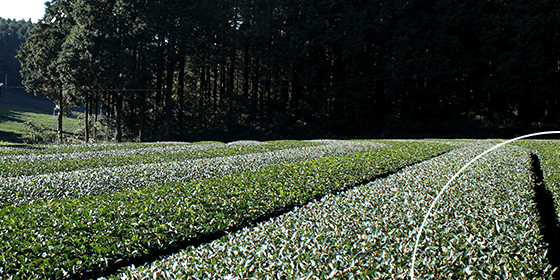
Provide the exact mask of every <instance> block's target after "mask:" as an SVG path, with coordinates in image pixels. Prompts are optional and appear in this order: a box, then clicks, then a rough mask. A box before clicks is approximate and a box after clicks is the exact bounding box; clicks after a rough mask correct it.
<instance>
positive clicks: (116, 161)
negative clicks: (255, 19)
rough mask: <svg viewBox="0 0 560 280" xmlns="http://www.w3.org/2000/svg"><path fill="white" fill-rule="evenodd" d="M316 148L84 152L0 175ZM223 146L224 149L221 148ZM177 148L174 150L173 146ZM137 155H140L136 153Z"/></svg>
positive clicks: (21, 164)
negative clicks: (76, 155) (125, 152)
mask: <svg viewBox="0 0 560 280" xmlns="http://www.w3.org/2000/svg"><path fill="white" fill-rule="evenodd" d="M313 145H316V144H314V143H310V142H303V141H276V142H266V143H264V144H262V145H253V146H233V147H227V145H224V144H223V145H221V147H220V145H212V144H211V145H189V146H188V147H187V149H184V150H183V151H180V152H176V151H174V152H169V151H167V152H163V153H142V152H144V150H143V149H131V150H128V151H129V153H128V154H121V155H117V156H115V155H110V154H107V153H102V154H101V153H100V152H99V151H98V152H97V153H87V154H86V155H84V157H83V158H77V159H76V158H69V159H66V158H64V155H63V156H61V157H60V158H59V159H53V158H52V157H45V158H44V159H41V158H40V157H39V158H38V160H26V161H10V162H4V163H0V176H2V177H15V176H23V175H37V174H46V173H55V172H67V171H74V170H80V169H94V168H99V167H103V168H106V167H113V166H124V165H132V164H147V163H160V162H173V161H180V160H188V159H199V158H212V157H219V156H232V155H241V154H249V153H259V152H266V151H274V150H282V149H288V148H298V147H308V146H313ZM224 146H225V147H224ZM175 149H178V147H175ZM139 152H140V153H139Z"/></svg>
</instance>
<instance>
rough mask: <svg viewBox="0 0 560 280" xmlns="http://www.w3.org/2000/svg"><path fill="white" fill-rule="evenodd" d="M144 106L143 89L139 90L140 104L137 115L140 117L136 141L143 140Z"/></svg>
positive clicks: (144, 94)
mask: <svg viewBox="0 0 560 280" xmlns="http://www.w3.org/2000/svg"><path fill="white" fill-rule="evenodd" d="M145 106H146V92H145V91H140V104H139V106H138V107H139V108H138V110H139V112H138V117H139V118H140V120H139V122H140V123H139V124H138V141H139V142H143V141H144V119H145V115H144V110H145Z"/></svg>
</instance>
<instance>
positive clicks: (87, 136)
mask: <svg viewBox="0 0 560 280" xmlns="http://www.w3.org/2000/svg"><path fill="white" fill-rule="evenodd" d="M89 111H90V107H89V93H88V92H86V112H85V113H86V115H85V118H84V127H85V135H84V136H85V141H86V143H88V142H89Z"/></svg>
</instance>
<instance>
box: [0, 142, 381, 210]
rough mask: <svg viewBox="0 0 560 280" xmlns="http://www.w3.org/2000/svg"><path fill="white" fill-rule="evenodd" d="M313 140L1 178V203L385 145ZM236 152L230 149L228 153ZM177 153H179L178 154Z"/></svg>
mask: <svg viewBox="0 0 560 280" xmlns="http://www.w3.org/2000/svg"><path fill="white" fill-rule="evenodd" d="M314 142H317V141H314ZM313 144H314V145H313V146H309V143H308V142H292V143H284V144H282V145H278V143H267V144H266V145H268V146H270V147H269V148H268V149H270V151H267V152H257V151H262V149H253V150H250V149H249V148H250V147H245V148H244V149H243V150H239V149H237V148H236V147H238V146H240V144H235V145H231V146H232V148H231V150H234V151H233V152H235V151H237V152H240V151H242V152H244V154H243V153H241V154H240V155H232V156H223V155H224V153H219V152H216V151H215V150H214V151H210V152H213V155H215V156H216V157H212V158H202V159H192V160H191V159H189V158H193V157H195V156H196V153H194V154H189V155H188V156H186V157H185V159H183V160H180V161H162V162H157V163H150V164H135V165H125V166H116V167H101V168H99V167H98V168H89V169H85V170H77V171H71V172H56V173H48V174H40V175H30V176H17V177H6V178H2V177H0V185H2V186H3V187H2V188H1V189H0V205H2V206H3V205H12V206H13V205H19V204H25V203H31V202H33V201H35V200H50V199H53V198H64V199H72V198H77V197H81V196H86V195H98V194H102V193H104V192H114V191H122V190H132V189H135V188H138V187H142V186H149V185H154V184H169V183H184V182H188V181H191V180H196V179H201V178H209V177H212V176H225V175H231V174H234V173H237V172H241V171H246V170H252V169H257V168H259V167H263V166H268V165H279V164H286V163H291V162H298V161H303V160H312V159H317V158H321V157H324V156H336V155H345V154H347V153H352V152H357V151H365V150H369V149H374V148H376V147H380V146H382V144H380V143H373V142H358V141H347V142H344V141H338V142H334V143H329V142H318V143H313ZM263 145H264V144H263ZM294 146H300V148H288V149H282V147H294ZM272 148H274V149H272ZM222 151H223V149H222ZM233 152H232V151H229V152H228V153H226V154H231V153H233ZM250 152H253V153H250ZM159 156H160V157H166V156H168V155H166V154H161V155H159ZM173 156H176V154H174V155H173ZM100 160H101V159H100ZM19 168H21V167H19Z"/></svg>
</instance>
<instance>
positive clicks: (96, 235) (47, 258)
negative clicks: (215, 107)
mask: <svg viewBox="0 0 560 280" xmlns="http://www.w3.org/2000/svg"><path fill="white" fill-rule="evenodd" d="M391 144H392V146H391V147H383V148H378V149H374V150H371V151H365V152H358V153H355V154H349V155H345V156H338V157H331V158H321V159H316V160H312V161H308V162H301V163H292V164H286V165H283V166H269V167H264V168H261V169H259V170H256V171H250V172H242V173H240V174H237V175H235V176H222V177H214V178H208V179H203V180H198V181H191V182H187V183H180V184H177V183H171V184H163V185H161V184H160V185H152V186H146V187H141V188H137V189H134V190H130V191H118V192H108V193H104V194H101V195H97V196H83V197H79V198H76V199H71V200H61V199H53V200H50V201H38V202H35V203H32V204H26V205H19V206H7V207H4V208H2V209H0V215H2V216H3V217H10V218H9V219H4V220H2V221H1V222H0V234H2V237H3V238H2V239H1V240H0V267H2V270H1V271H0V275H1V276H3V277H11V278H69V277H76V276H88V277H89V276H95V275H99V273H103V272H104V271H108V270H109V269H111V268H113V267H118V266H119V265H120V263H122V262H126V261H127V260H130V259H134V258H142V257H146V256H149V255H151V254H158V253H160V252H164V251H166V250H168V249H170V248H172V247H174V246H175V245H176V244H180V243H182V242H188V241H189V240H190V239H192V238H200V237H204V236H208V234H213V233H216V232H220V231H224V230H227V229H230V228H235V227H239V226H243V225H244V224H246V223H250V222H251V221H254V220H255V219H257V218H259V217H262V216H263V215H267V214H270V213H274V212H275V211H278V209H281V208H283V207H286V206H290V205H298V204H301V203H304V202H306V201H309V200H310V199H313V198H315V197H317V196H322V195H324V194H327V193H329V192H332V191H334V190H340V189H342V188H345V187H346V186H351V185H355V184H358V183H360V182H363V181H364V180H369V179H371V178H374V177H375V176H378V175H380V174H384V173H387V172H393V171H395V170H397V169H399V168H401V167H403V166H406V165H410V164H413V163H416V162H419V161H423V160H426V159H428V158H430V157H432V156H434V155H437V154H441V153H443V152H446V151H448V150H450V149H451V148H450V146H447V145H439V144H426V143H417V142H402V143H399V142H392V143H391Z"/></svg>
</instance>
